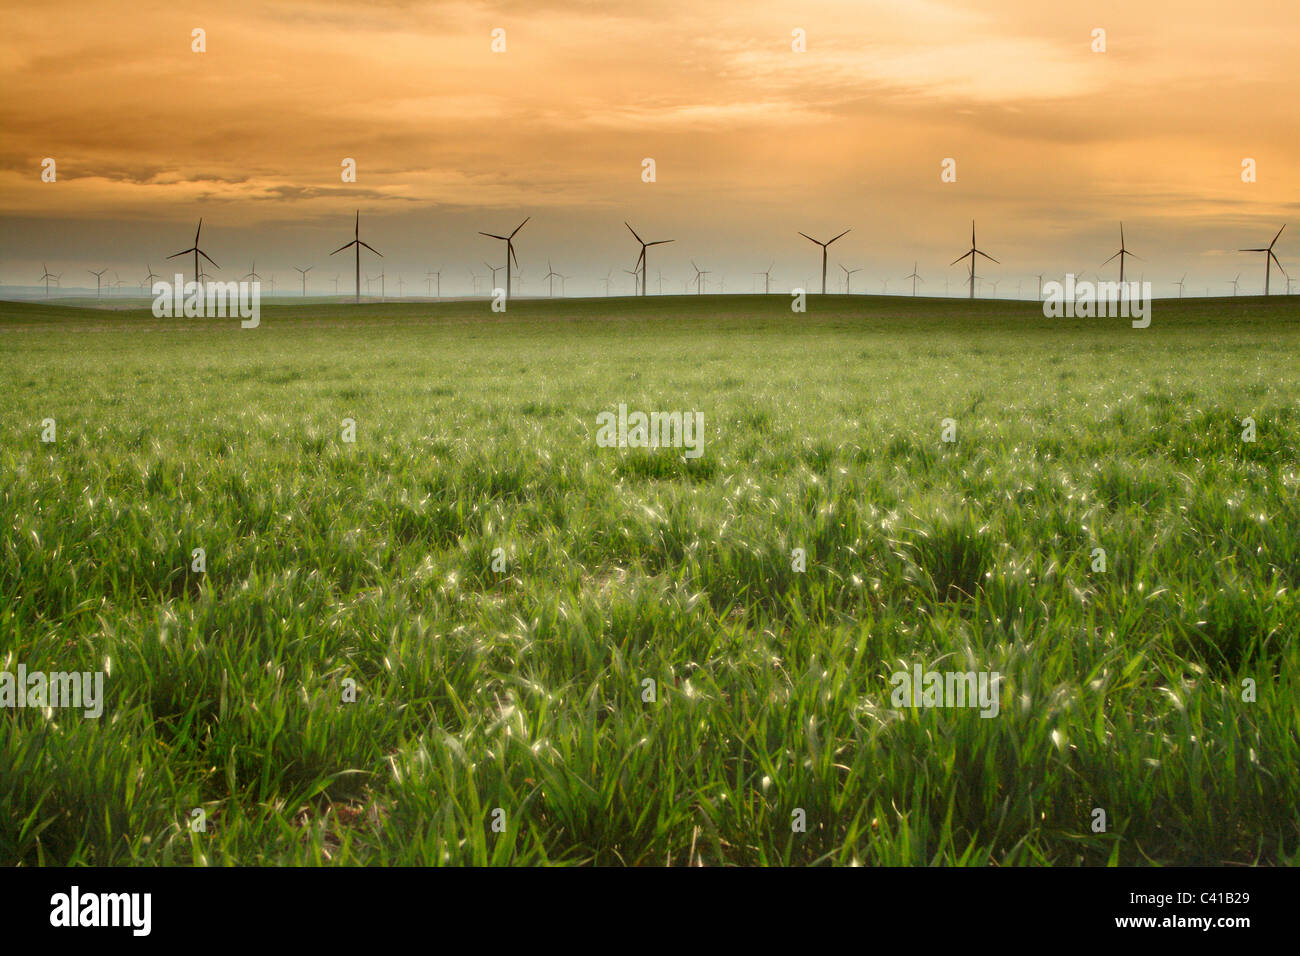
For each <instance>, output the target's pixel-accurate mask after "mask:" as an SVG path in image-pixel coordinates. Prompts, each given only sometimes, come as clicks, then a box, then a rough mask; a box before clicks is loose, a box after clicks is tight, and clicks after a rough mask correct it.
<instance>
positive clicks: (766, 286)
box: [754, 259, 776, 295]
mask: <svg viewBox="0 0 1300 956" xmlns="http://www.w3.org/2000/svg"><path fill="white" fill-rule="evenodd" d="M775 265H776V260H775V259H774V260H772V265H770V266H768V267H767V269H766V270H765V271H763V272H755V273H754V275H756V276H762V277H763V295H768V294H769V293H770V292H771V291H772V267H773V266H775Z"/></svg>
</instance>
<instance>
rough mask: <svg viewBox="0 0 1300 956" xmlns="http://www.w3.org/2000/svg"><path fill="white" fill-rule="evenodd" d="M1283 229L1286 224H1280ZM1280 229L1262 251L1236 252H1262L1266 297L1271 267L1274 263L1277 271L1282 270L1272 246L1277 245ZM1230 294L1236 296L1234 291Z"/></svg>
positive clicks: (1244, 250) (1283, 272)
mask: <svg viewBox="0 0 1300 956" xmlns="http://www.w3.org/2000/svg"><path fill="white" fill-rule="evenodd" d="M1285 228H1286V223H1283V224H1282V229H1285ZM1282 229H1279V230H1278V231H1277V235H1276V236H1274V237H1273V241H1272V242H1270V243H1269V244H1268V245H1267V246H1264V247H1263V248H1262V249H1238V250H1237V251H1238V252H1262V253H1264V294H1265V295H1268V280H1269V272H1270V270H1271V269H1272V267H1273V263H1275V262H1276V263H1277V267H1278V268H1279V269H1282V262H1281V260H1280V259H1278V257H1277V256H1276V255H1274V254H1273V246H1275V245H1276V244H1277V240H1278V237H1279V236H1281V235H1282ZM1286 274H1287V271H1286V270H1285V269H1282V275H1286ZM1232 294H1233V295H1236V294H1237V293H1236V291H1235V290H1234V291H1233V293H1232Z"/></svg>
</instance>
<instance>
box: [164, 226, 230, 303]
mask: <svg viewBox="0 0 1300 956" xmlns="http://www.w3.org/2000/svg"><path fill="white" fill-rule="evenodd" d="M202 231H203V219H202V218H200V219H199V228H198V229H196V230H194V245H193V246H191V247H190V248H188V249H182V250H181V251H180V252H176V253H173V254H172V255H170V256H168V257H167V258H168V259H175V258H176V257H177V256H185V255H189V254H190V253H193V254H194V285H195V287H196V288H197V287H198V285H199V283H200V281H201V278H202V277H201V276H200V275H199V256H202V257H203V258H204V259H207V260H208V261H209V262H212V257H211V256H209V255H208V254H207V253H206V252H204V251H203V250H202V249H200V248H199V233H201V232H202ZM212 266H213V268H216V269H220V268H221V266H219V265H217V264H216V263H215V262H212Z"/></svg>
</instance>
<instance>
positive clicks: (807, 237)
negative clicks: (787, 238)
mask: <svg viewBox="0 0 1300 956" xmlns="http://www.w3.org/2000/svg"><path fill="white" fill-rule="evenodd" d="M799 235H801V236H803V237H804V238H805V239H807V240H808V241H809V242H817V240H816V239H814V238H813V237H812V236H810V235H808V233H806V232H801V233H799ZM817 245H819V246H820V245H821V243H820V242H817Z"/></svg>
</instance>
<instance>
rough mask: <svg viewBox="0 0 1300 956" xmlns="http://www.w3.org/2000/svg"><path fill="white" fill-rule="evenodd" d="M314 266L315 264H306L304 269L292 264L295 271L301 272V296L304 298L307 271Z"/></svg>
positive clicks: (305, 295) (305, 296)
mask: <svg viewBox="0 0 1300 956" xmlns="http://www.w3.org/2000/svg"><path fill="white" fill-rule="evenodd" d="M315 268H316V267H315V266H308V267H307V268H306V269H299V268H298V267H297V266H294V269H295V270H296V271H298V272H301V273H302V297H303V298H304V299H305V298H307V273H308V272H311V270H312V269H315Z"/></svg>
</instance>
